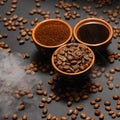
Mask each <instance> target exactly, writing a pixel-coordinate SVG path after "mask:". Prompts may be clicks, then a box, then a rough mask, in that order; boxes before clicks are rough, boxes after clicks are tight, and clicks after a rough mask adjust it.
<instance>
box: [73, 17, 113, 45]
mask: <svg viewBox="0 0 120 120" xmlns="http://www.w3.org/2000/svg"><path fill="white" fill-rule="evenodd" d="M89 22H96V23H98V24H101V25H103V26H105V27H106V28H107V29H108V31H109V36H108V38H107V39H106V40H105V41H103V42H100V43H97V44H90V43H86V42H83V41H82V40H80V39H79V38H78V36H77V31H78V29H79V28H80V26H83V25H84V24H86V23H89ZM73 35H74V37H75V39H76V40H77V41H78V42H80V43H82V44H85V45H87V46H90V47H92V46H93V47H95V46H101V45H104V44H106V43H108V42H110V41H111V40H112V37H113V28H112V26H111V25H110V24H109V23H108V22H107V21H105V20H104V19H101V18H85V19H83V20H80V21H79V22H78V23H76V25H75V26H74V28H73Z"/></svg>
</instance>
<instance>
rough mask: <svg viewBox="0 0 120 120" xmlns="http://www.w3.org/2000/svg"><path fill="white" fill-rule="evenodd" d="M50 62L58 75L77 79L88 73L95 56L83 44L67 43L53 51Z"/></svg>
mask: <svg viewBox="0 0 120 120" xmlns="http://www.w3.org/2000/svg"><path fill="white" fill-rule="evenodd" d="M51 61H52V65H53V67H54V69H55V70H56V71H57V73H58V75H61V76H64V77H66V78H78V77H80V76H83V75H86V73H88V71H90V69H91V67H92V66H93V64H94V61H95V55H94V52H93V51H92V50H91V48H89V47H88V46H85V45H84V44H80V43H67V44H65V45H62V46H61V47H59V48H57V49H56V50H55V51H54V53H53V54H52V58H51ZM77 76H78V77H77Z"/></svg>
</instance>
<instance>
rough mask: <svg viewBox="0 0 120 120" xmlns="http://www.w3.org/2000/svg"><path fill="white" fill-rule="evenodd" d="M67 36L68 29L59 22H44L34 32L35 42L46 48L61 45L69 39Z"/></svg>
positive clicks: (68, 33)
mask: <svg viewBox="0 0 120 120" xmlns="http://www.w3.org/2000/svg"><path fill="white" fill-rule="evenodd" d="M69 35H70V30H69V28H68V27H67V26H66V25H65V24H64V23H61V22H59V21H50V22H45V23H43V24H42V25H40V26H39V27H38V28H37V29H36V31H35V38H36V39H37V41H38V42H39V43H40V44H43V45H47V46H55V45H59V44H62V43H63V42H65V41H66V40H67V39H68V38H69Z"/></svg>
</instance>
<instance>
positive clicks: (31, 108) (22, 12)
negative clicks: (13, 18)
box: [0, 0, 120, 120]
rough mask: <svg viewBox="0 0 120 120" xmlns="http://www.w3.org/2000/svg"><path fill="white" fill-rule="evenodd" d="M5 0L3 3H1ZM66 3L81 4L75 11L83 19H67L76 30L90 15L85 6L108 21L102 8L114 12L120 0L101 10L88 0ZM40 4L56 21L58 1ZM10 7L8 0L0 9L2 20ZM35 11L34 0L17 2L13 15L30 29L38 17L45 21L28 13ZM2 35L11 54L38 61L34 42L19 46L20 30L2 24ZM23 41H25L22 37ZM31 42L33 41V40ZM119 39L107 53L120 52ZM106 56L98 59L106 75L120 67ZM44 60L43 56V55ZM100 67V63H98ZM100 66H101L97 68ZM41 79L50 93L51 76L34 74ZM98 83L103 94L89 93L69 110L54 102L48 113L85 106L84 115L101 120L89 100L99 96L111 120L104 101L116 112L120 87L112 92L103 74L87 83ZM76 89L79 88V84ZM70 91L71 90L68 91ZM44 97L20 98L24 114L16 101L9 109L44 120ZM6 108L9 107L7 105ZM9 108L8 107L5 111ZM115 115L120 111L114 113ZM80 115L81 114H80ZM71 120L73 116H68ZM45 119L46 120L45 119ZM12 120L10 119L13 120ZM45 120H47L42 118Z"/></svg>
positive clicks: (108, 119) (118, 80)
mask: <svg viewBox="0 0 120 120" xmlns="http://www.w3.org/2000/svg"><path fill="white" fill-rule="evenodd" d="M1 1H2V0H1ZM66 1H67V2H71V1H74V2H76V3H78V4H79V5H80V10H77V9H75V10H76V11H77V12H78V13H80V15H81V17H80V18H76V19H72V18H71V19H70V20H66V21H67V22H68V23H69V24H70V25H71V26H72V28H73V27H74V25H75V24H76V23H77V22H78V21H79V20H81V19H84V18H85V17H87V16H88V14H87V13H85V12H84V11H83V10H82V6H92V8H91V9H92V10H93V11H97V12H98V15H97V16H96V17H99V16H104V18H105V19H106V20H107V19H108V18H107V15H105V14H103V13H102V11H103V9H114V8H115V6H116V5H120V1H119V0H114V2H113V4H112V6H107V5H106V6H104V7H103V8H102V9H101V8H99V9H95V3H96V2H90V3H89V2H86V0H80V1H79V0H66ZM40 3H41V7H40V8H42V9H43V10H45V11H50V13H51V15H50V18H55V13H54V11H55V10H56V9H57V8H55V6H54V4H55V3H58V0H45V1H42V0H40ZM10 5H11V1H10V0H8V1H7V2H6V3H5V5H3V6H2V5H1V6H0V15H1V16H2V17H9V16H6V15H5V11H7V10H9V8H10ZM32 9H37V8H36V7H35V2H34V0H18V3H17V8H16V10H15V12H13V13H12V15H15V14H16V15H18V16H23V17H24V18H25V19H27V20H28V23H26V24H25V26H26V27H28V28H33V26H31V25H30V21H31V20H33V19H34V18H35V17H37V18H38V19H39V21H41V20H44V18H43V17H42V16H41V15H37V14H35V15H29V11H30V10H32ZM64 12H65V11H64V10H63V9H60V15H61V17H62V19H63V20H65V18H64ZM110 24H111V25H113V26H114V25H115V24H114V23H112V22H111V23H110ZM119 25H120V24H117V26H119ZM3 33H7V34H8V37H7V38H5V39H0V41H4V42H6V43H7V44H8V45H9V47H10V48H11V50H12V52H18V53H29V54H30V58H29V59H26V60H25V61H26V62H28V63H30V62H31V61H33V60H39V58H38V56H37V54H38V50H37V48H36V47H35V45H34V44H33V43H31V42H30V41H25V44H23V45H19V43H18V41H17V39H16V37H17V35H19V30H18V29H17V30H16V31H8V30H7V29H6V28H5V27H4V26H3V22H0V34H3ZM23 39H24V38H23ZM31 39H32V38H31ZM118 40H119V38H117V39H114V38H113V39H112V43H111V44H110V46H109V47H108V51H110V52H111V51H114V52H115V51H116V52H119V50H118V49H117V41H118ZM105 56H107V55H106V53H102V54H101V53H98V56H97V60H98V61H100V62H101V63H103V66H105V67H106V71H105V73H107V72H108V70H109V69H110V68H114V67H116V66H119V67H120V63H119V61H117V60H116V61H115V62H114V63H112V64H110V63H109V62H108V60H107V59H106V58H105ZM40 57H42V56H40ZM96 66H97V64H96ZM98 66H99V65H98ZM35 75H36V76H37V77H38V78H39V77H40V79H41V80H42V81H43V88H44V90H46V91H48V93H50V92H51V90H50V85H48V82H47V81H48V80H49V79H51V78H52V76H50V75H49V74H48V73H42V72H41V71H39V72H37V73H36V74H35ZM114 76H115V81H114V83H118V84H119V85H120V78H119V77H120V74H119V73H117V72H116V73H115V74H114ZM96 81H97V82H99V83H100V84H101V85H102V86H103V91H102V92H98V93H90V94H89V98H88V99H87V100H81V101H80V102H78V103H77V102H74V103H73V105H72V106H71V107H67V104H66V100H61V101H59V102H55V101H52V103H50V104H46V107H47V108H48V110H49V113H51V114H53V115H56V116H67V110H68V109H70V108H73V109H74V108H75V106H76V105H77V104H82V105H83V106H84V110H83V111H82V112H84V113H86V114H87V115H89V116H91V117H93V118H94V119H95V120H99V119H98V117H97V116H95V115H94V111H95V109H94V108H93V106H92V105H90V100H94V99H95V98H96V97H101V98H102V101H101V102H100V108H99V109H100V110H101V111H102V113H104V114H105V118H104V120H112V118H111V117H110V116H109V115H108V112H107V111H105V108H104V107H105V106H104V101H105V100H110V101H111V103H112V108H113V109H114V110H115V105H116V101H115V100H113V98H112V96H113V95H119V96H120V88H115V87H114V88H113V89H112V90H109V89H108V87H107V85H106V82H107V79H106V78H105V77H104V73H103V75H102V76H101V77H98V78H96V79H92V78H90V80H89V81H88V82H96ZM61 85H62V88H63V89H64V86H67V85H66V83H64V81H63V83H62V84H61ZM76 87H78V88H79V85H77V86H76ZM80 87H81V83H80ZM32 90H33V92H34V93H35V88H34V87H33V88H32ZM69 92H71V91H69ZM40 98H41V96H37V95H35V97H34V98H33V99H26V98H21V99H23V100H24V101H25V102H26V109H25V110H23V111H18V110H17V109H16V106H17V100H16V102H15V103H14V105H12V106H8V108H9V109H10V116H11V115H12V114H13V113H18V116H19V117H21V116H22V115H23V114H26V115H27V117H28V120H33V119H35V120H42V119H43V118H41V109H40V108H39V107H38V103H39V101H40ZM6 107H7V106H6ZM6 109H7V108H6ZM2 110H3V108H0V120H3V114H4V112H3V111H2ZM115 111H116V113H117V112H118V111H119V110H115ZM80 113H81V112H80ZM80 113H79V114H78V117H77V120H81V118H80ZM67 117H68V119H69V120H71V116H67ZM45 119H46V118H45ZM119 119H120V118H118V117H116V118H115V119H114V120H119ZM9 120H11V117H10V119H9ZM43 120H44V119H43Z"/></svg>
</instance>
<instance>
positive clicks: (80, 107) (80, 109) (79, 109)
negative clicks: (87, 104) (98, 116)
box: [76, 105, 84, 111]
mask: <svg viewBox="0 0 120 120" xmlns="http://www.w3.org/2000/svg"><path fill="white" fill-rule="evenodd" d="M76 109H77V110H78V111H82V110H83V109H84V108H83V106H82V105H77V106H76Z"/></svg>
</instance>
